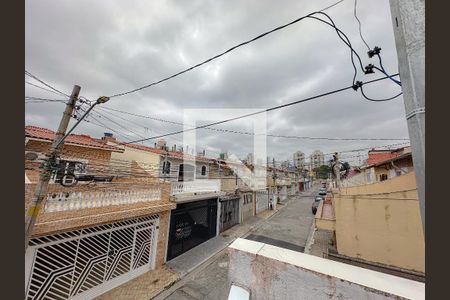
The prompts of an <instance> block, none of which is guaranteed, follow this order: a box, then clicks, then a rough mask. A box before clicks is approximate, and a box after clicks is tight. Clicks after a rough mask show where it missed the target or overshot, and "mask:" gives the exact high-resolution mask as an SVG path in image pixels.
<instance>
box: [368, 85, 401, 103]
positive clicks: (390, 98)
mask: <svg viewBox="0 0 450 300" xmlns="http://www.w3.org/2000/svg"><path fill="white" fill-rule="evenodd" d="M402 94H403V92H400V93H398V94H397V95H395V96H392V97H389V98H384V99H373V98H369V97H367V96H366V94H365V93H364V89H363V87H362V86H361V95H363V97H364V98H366V100H368V101H372V102H383V101H390V100H394V99H395V98H397V97H399V96H400V95H402Z"/></svg>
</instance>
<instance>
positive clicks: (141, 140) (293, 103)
mask: <svg viewBox="0 0 450 300" xmlns="http://www.w3.org/2000/svg"><path fill="white" fill-rule="evenodd" d="M386 78H388V77H381V78H377V79H373V80H370V81H367V82H365V83H361V86H362V85H365V84H369V83H373V82H377V81H380V80H384V79H386ZM352 88H353V85H351V86H347V87H344V88H340V89H336V90H333V91H329V92H326V93H322V94H319V95H316V96H312V97H308V98H304V99H301V100H297V101H293V102H290V103H286V104H283V105H278V106H274V107H271V108H267V109H265V110H261V111H258V112H254V113H249V114H245V115H242V116H239V117H235V118H230V119H226V120H222V121H218V122H213V123H210V124H206V125H201V126H197V127H195V128H189V129H186V130H180V131H175V132H171V133H167V134H163V135H159V136H153V137H149V138H145V139H140V140H135V141H132V142H129V143H126V144H132V143H138V142H143V141H146V140H151V139H157V138H162V137H166V136H170V135H175V134H180V133H183V132H186V131H192V130H196V129H200V128H205V127H210V126H214V125H218V124H223V123H227V122H230V121H234V120H238V119H242V118H246V117H250V116H254V115H258V114H261V113H266V112H269V111H274V110H277V109H280V108H284V107H288V106H291V105H295V104H299V103H303V102H307V101H311V100H314V99H317V98H321V97H324V96H328V95H332V94H335V93H339V92H342V91H345V90H348V89H352Z"/></svg>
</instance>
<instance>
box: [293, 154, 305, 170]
mask: <svg viewBox="0 0 450 300" xmlns="http://www.w3.org/2000/svg"><path fill="white" fill-rule="evenodd" d="M293 159H294V166H295V167H296V168H300V169H301V168H303V167H304V166H305V153H303V152H302V151H297V152H295V153H294V155H293Z"/></svg>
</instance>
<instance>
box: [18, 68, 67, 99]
mask: <svg viewBox="0 0 450 300" xmlns="http://www.w3.org/2000/svg"><path fill="white" fill-rule="evenodd" d="M25 75H28V76H30V77H31V78H33V79H34V80H36V81H38V82H40V83H42V84H43V85H45V86H46V87H48V88H50V89H52V90H53V91H55V92H57V93H59V94H60V95H63V96H66V97H70V96H69V95H67V94H65V93H63V92H61V91H60V90H58V89H56V88H55V87H53V86H51V85H50V84H48V83H46V82H44V81H43V80H42V79H39V78H38V77H37V76H35V75H33V74H31V73H30V72H28V71H27V70H25Z"/></svg>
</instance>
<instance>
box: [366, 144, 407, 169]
mask: <svg viewBox="0 0 450 300" xmlns="http://www.w3.org/2000/svg"><path fill="white" fill-rule="evenodd" d="M405 148H408V147H401V148H397V149H390V150H387V149H385V150H375V149H373V150H370V151H369V152H368V159H367V164H368V165H372V164H377V163H379V162H383V161H385V160H389V159H392V158H395V157H397V156H399V155H401V154H403V152H404V150H405Z"/></svg>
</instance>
